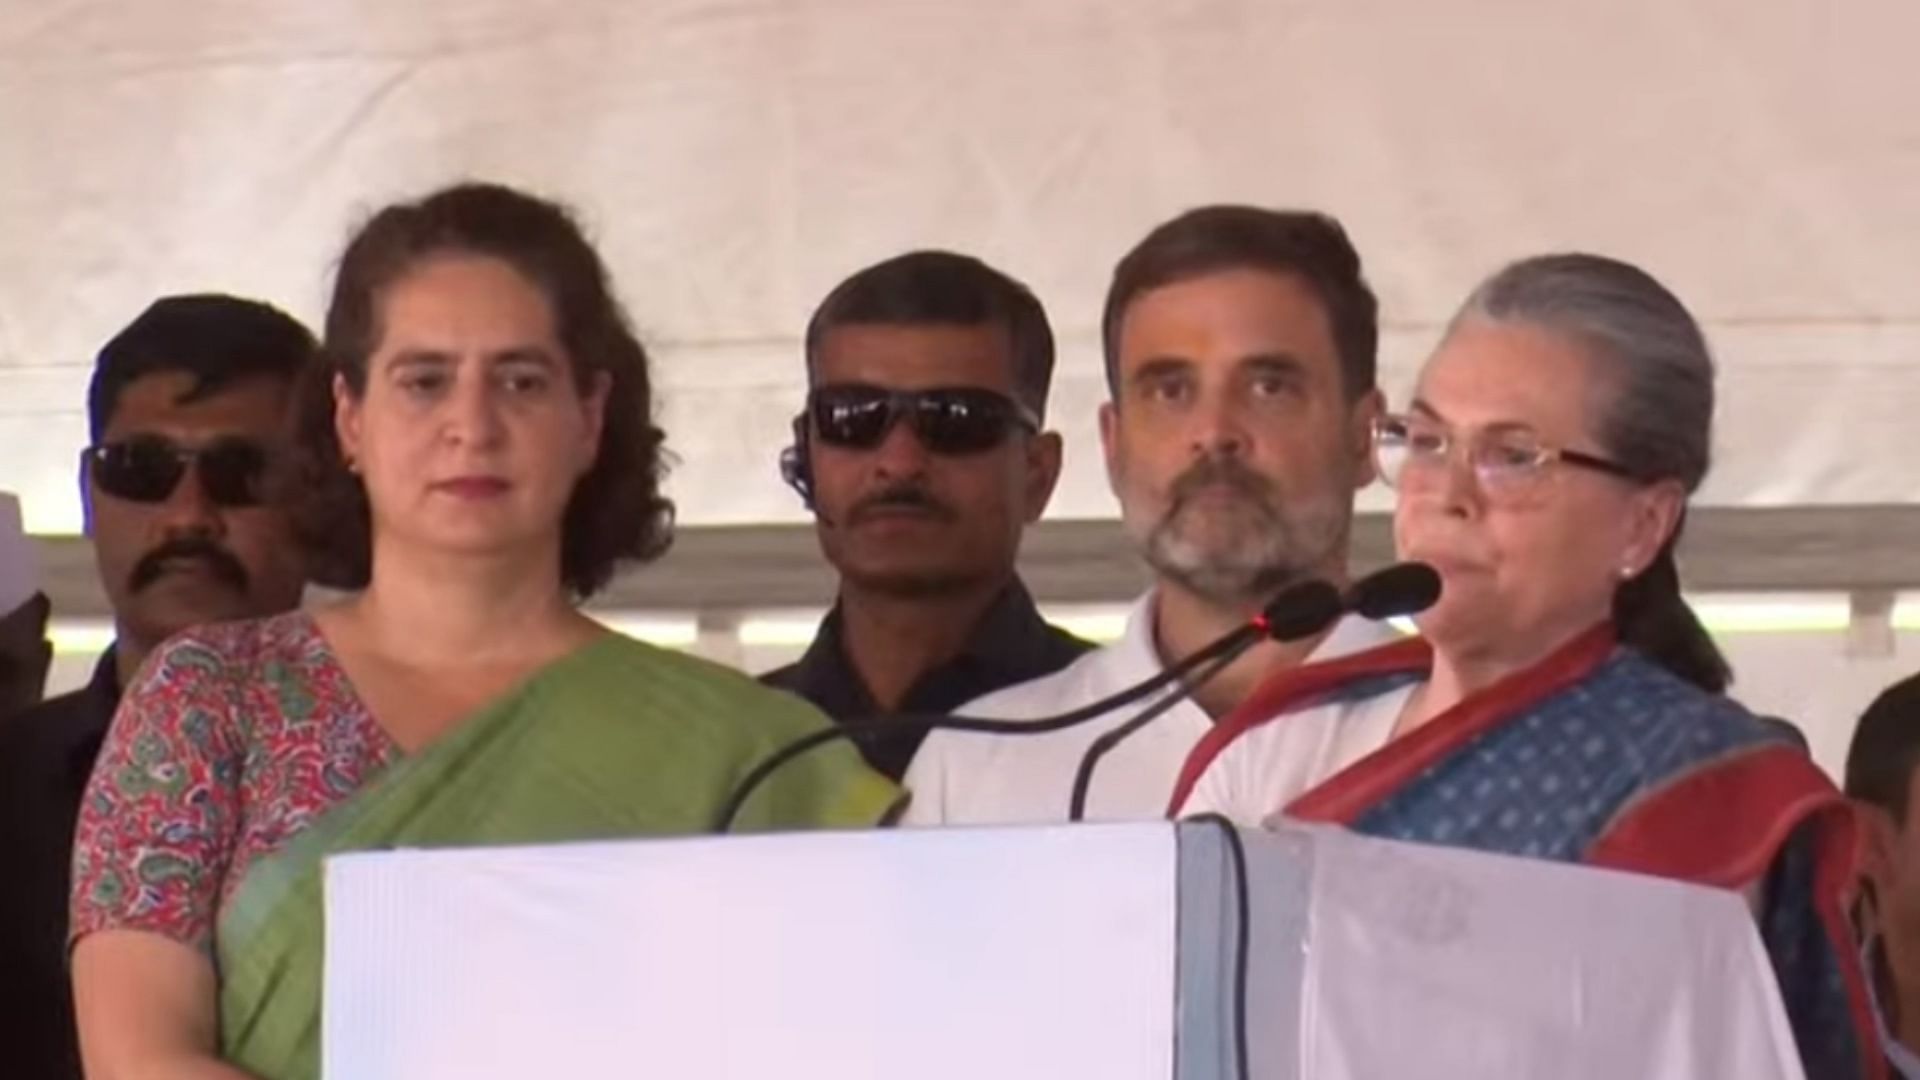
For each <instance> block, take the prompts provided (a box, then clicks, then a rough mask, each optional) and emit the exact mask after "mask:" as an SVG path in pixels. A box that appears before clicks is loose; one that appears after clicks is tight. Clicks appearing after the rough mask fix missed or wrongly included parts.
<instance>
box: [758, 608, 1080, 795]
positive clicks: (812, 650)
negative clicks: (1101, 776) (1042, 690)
mask: <svg viewBox="0 0 1920 1080" xmlns="http://www.w3.org/2000/svg"><path fill="white" fill-rule="evenodd" d="M840 632H841V631H840V606H839V605H838V604H835V605H834V608H833V610H832V611H830V612H828V613H827V617H826V618H825V619H824V620H822V621H821V623H820V632H819V633H818V634H816V635H815V636H814V639H813V644H812V645H810V646H808V648H807V652H806V655H804V656H802V657H801V658H800V660H799V662H797V663H794V664H789V665H787V666H786V667H783V668H777V669H775V670H773V671H769V672H767V673H766V674H765V675H762V676H760V681H761V682H764V683H766V684H767V685H769V686H774V687H778V688H780V689H782V690H787V691H790V692H792V693H795V694H798V695H800V696H801V697H803V698H806V699H807V700H808V701H811V702H813V704H814V705H815V706H817V707H818V708H819V709H820V711H821V712H824V713H826V714H827V715H828V716H831V717H833V718H834V719H835V720H838V721H842V722H844V721H848V720H860V719H865V718H868V717H873V716H877V715H880V709H879V707H878V706H876V705H875V704H874V701H873V695H872V694H871V693H869V692H868V690H867V686H866V683H864V682H862V681H861V679H860V673H859V672H858V671H855V670H854V667H853V664H852V662H851V661H849V660H848V659H847V652H846V648H845V647H844V645H843V644H842V643H841V640H840ZM1091 648H1093V645H1092V644H1091V643H1089V642H1085V641H1082V640H1080V639H1079V638H1077V637H1074V636H1073V635H1072V634H1069V633H1067V632H1066V631H1065V630H1061V629H1059V628H1058V627H1054V626H1050V625H1048V623H1047V621H1046V620H1045V619H1042V618H1041V617H1040V611H1039V609H1038V608H1036V607H1034V605H1033V597H1031V596H1029V595H1028V594H1027V590H1026V587H1025V586H1023V585H1021V584H1020V582H1019V581H1018V580H1017V579H1016V580H1014V581H1012V582H1010V583H1009V584H1008V585H1007V587H1006V588H1005V589H1004V590H1002V591H1001V593H1000V595H999V596H998V597H996V598H995V599H994V601H993V604H992V605H991V606H990V607H988V608H987V611H986V614H985V615H983V616H981V618H980V623H979V625H977V626H976V627H974V630H973V633H972V634H971V635H969V636H968V638H967V642H966V644H965V645H964V646H963V647H962V648H961V650H960V653H959V655H957V656H955V657H954V658H953V659H952V660H949V661H947V662H946V663H944V664H941V665H940V666H939V667H936V668H934V669H932V670H931V671H928V672H926V673H924V674H922V675H921V676H920V678H919V679H917V680H915V682H914V684H913V686H912V687H911V688H910V689H909V690H908V691H907V694H906V696H905V697H904V698H902V699H901V701H900V708H899V709H898V710H897V711H898V712H903V713H946V712H951V711H953V710H954V709H955V708H957V707H958V706H960V705H964V704H965V703H967V702H969V701H972V700H973V699H974V698H977V697H979V696H981V695H982V694H987V693H991V692H992V691H995V690H998V689H1000V688H1001V687H1004V686H1012V685H1014V684H1015V683H1023V682H1026V681H1028V680H1029V679H1037V678H1039V677H1040V676H1042V675H1051V674H1053V673H1054V672H1056V671H1059V670H1060V669H1061V668H1063V667H1066V666H1067V665H1068V664H1070V663H1072V662H1073V661H1074V659H1075V658H1076V657H1078V656H1079V655H1080V654H1081V653H1084V652H1086V651H1087V650H1089V649H1091ZM926 734H927V733H926V731H925V730H924V729H921V728H903V729H902V730H899V731H886V732H875V733H870V734H865V735H859V736H855V738H854V744H855V745H857V746H858V747H859V748H860V753H861V755H862V756H863V757H865V758H866V759H867V764H869V765H871V766H873V767H874V769H876V770H878V771H879V772H882V773H885V774H886V775H888V776H890V777H892V778H893V779H895V780H898V779H900V777H901V776H903V775H905V773H906V771H907V764H908V763H909V762H911V761H912V760H913V754H914V751H916V750H918V749H920V741H921V740H922V739H924V738H926Z"/></svg>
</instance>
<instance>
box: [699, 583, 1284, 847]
mask: <svg viewBox="0 0 1920 1080" xmlns="http://www.w3.org/2000/svg"><path fill="white" fill-rule="evenodd" d="M1265 625H1266V624H1265V621H1264V620H1255V621H1253V622H1250V623H1248V624H1247V625H1245V626H1239V627H1235V628H1234V629H1233V630H1232V631H1230V632H1228V633H1226V634H1224V635H1222V636H1221V637H1220V638H1219V639H1217V640H1215V641H1214V642H1213V643H1211V644H1209V645H1207V646H1206V647H1205V648H1203V649H1201V650H1200V651H1198V652H1196V653H1194V654H1193V655H1191V656H1189V657H1187V658H1186V659H1184V660H1182V661H1180V662H1179V663H1178V664H1175V665H1174V666H1172V667H1170V668H1168V669H1167V670H1165V671H1163V672H1161V673H1160V674H1158V675H1155V676H1154V677H1153V678H1151V679H1148V680H1146V681H1145V682H1142V683H1139V684H1137V685H1134V686H1130V687H1127V688H1126V689H1124V690H1121V691H1119V692H1118V693H1114V694H1110V695H1108V696H1107V697H1104V698H1101V699H1100V700H1098V701H1095V702H1093V703H1091V704H1089V705H1083V706H1081V707H1080V708H1077V709H1074V710H1072V711H1071V712H1065V713H1061V714H1060V715H1058V716H1050V717H1046V718H1043V719H1040V720H990V719H987V718H985V717H977V716H915V715H913V714H897V715H894V716H884V717H875V718H873V719H868V720H857V721H853V722H851V723H845V724H835V725H832V726H830V727H824V728H821V729H820V730H819V731H815V732H812V733H811V734H808V735H804V736H802V737H800V738H798V739H795V740H794V741H792V742H790V743H788V744H787V745H785V746H783V747H781V748H780V749H778V750H776V751H774V752H773V753H772V754H770V755H768V756H767V757H766V758H765V759H763V760H762V761H761V762H760V764H758V765H756V766H754V767H753V769H752V770H751V771H750V772H748V773H747V775H746V776H744V777H742V778H741V780H740V782H739V783H738V784H737V785H735V786H734V789H733V792H732V794H730V795H729V796H728V797H727V801H726V803H725V804H724V805H723V806H721V808H720V812H719V813H718V814H716V815H715V816H714V831H715V832H719V833H727V832H732V831H733V823H734V821H735V820H736V819H738V818H739V816H740V810H741V808H742V807H743V806H745V805H746V802H747V799H748V798H749V797H751V796H752V795H753V793H754V792H755V791H757V790H759V788H760V785H762V784H764V783H766V781H767V778H768V777H770V776H772V775H773V774H774V773H776V772H778V771H779V770H780V769H781V768H782V767H783V766H785V765H786V764H787V762H789V761H792V760H793V759H794V758H797V757H799V756H800V755H802V754H805V753H807V752H808V751H810V750H812V749H814V748H815V747H819V746H825V745H826V744H827V743H830V742H834V741H836V740H839V739H848V738H852V737H854V736H856V735H865V734H867V733H869V732H879V731H898V730H900V728H901V726H902V725H906V726H910V727H921V728H925V729H927V730H929V731H932V730H936V729H937V730H946V731H972V732H980V733H984V734H989V735H1044V734H1047V733H1049V732H1054V731H1062V730H1065V729H1066V728H1070V727H1073V726H1075V725H1077V724H1084V723H1086V722H1087V721H1089V720H1094V719H1098V718H1099V717H1101V716H1104V715H1106V714H1107V713H1110V712H1112V711H1113V710H1115V709H1118V708H1123V707H1125V706H1127V705H1131V704H1133V703H1134V702H1136V701H1139V700H1140V699H1142V698H1144V697H1147V696H1149V695H1151V694H1152V693H1153V692H1154V691H1156V690H1160V689H1162V688H1163V687H1166V686H1168V685H1171V684H1172V683H1175V682H1178V681H1179V680H1181V679H1183V678H1185V677H1186V676H1187V675H1188V674H1190V673H1192V672H1193V671H1195V670H1196V669H1198V668H1200V667H1202V666H1204V665H1206V664H1208V663H1210V662H1213V661H1219V660H1221V659H1222V658H1223V657H1224V658H1225V659H1226V660H1227V661H1228V662H1231V660H1232V659H1233V658H1234V657H1236V656H1238V655H1240V654H1241V653H1242V652H1245V651H1246V650H1247V648H1248V647H1249V646H1250V645H1252V644H1253V643H1254V642H1255V641H1258V640H1259V639H1260V637H1261V636H1262V634H1264V633H1265ZM1220 666H1221V667H1224V666H1225V664H1224V663H1223V664H1221V665H1220ZM1212 674H1213V672H1209V673H1208V677H1211V675H1212ZM1182 696H1183V695H1178V694H1175V695H1169V697H1171V698H1172V699H1173V700H1175V701H1177V700H1179V699H1180V698H1181V697H1182ZM1155 707H1156V708H1159V705H1158V704H1156V706H1155ZM1166 707H1167V708H1171V707H1172V706H1171V705H1168V706H1166Z"/></svg>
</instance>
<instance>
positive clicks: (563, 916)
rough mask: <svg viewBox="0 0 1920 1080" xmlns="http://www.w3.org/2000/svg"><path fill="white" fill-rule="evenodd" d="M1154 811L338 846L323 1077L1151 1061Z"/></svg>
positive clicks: (963, 1070) (1157, 1063)
mask: <svg viewBox="0 0 1920 1080" xmlns="http://www.w3.org/2000/svg"><path fill="white" fill-rule="evenodd" d="M1176 865H1177V859H1176V852H1175V835H1174V831H1173V830H1172V829H1171V828H1166V827H1161V828H1150V829H1144V830H1143V829H1134V828H1124V827H1089V828H1058V829H1033V830H1019V831H1013V832H1009V831H1003V830H971V829H950V830H940V831H937V832H934V831H926V832H918V831H896V832H870V833H861V834H831V833H821V834H803V835H785V836H754V837H729V838H714V839H697V840H670V841H657V842H639V843H621V844H582V845H566V846H559V847H543V848H518V849H515V848H505V849H491V850H485V849H477V850H451V851H401V852H389V853H380V854H368V855H352V856H343V857H340V858H336V859H334V860H331V861H330V862H329V864H328V867H327V919H328V937H327V973H326V979H327V992H326V1004H325V1016H324V1020H323V1024H324V1044H325V1052H324V1069H325V1075H326V1076H327V1077H329V1078H339V1080H349V1078H350V1080H402V1078H405V1080H439V1078H446V1080H454V1078H458V1080H490V1078H496V1077H497V1078H501V1080H506V1078H509V1077H511V1078H514V1080H525V1078H530V1077H531V1078H554V1080H558V1078H562V1077H565V1078H574V1077H594V1078H596V1080H598V1078H611V1077H648V1078H661V1077H672V1078H674V1080H768V1078H773V1077H780V1078H793V1080H800V1078H807V1077H819V1078H822V1080H827V1078H831V1080H882V1078H885V1080H897V1078H900V1077H924V1078H928V1080H979V1078H983V1077H993V1078H995V1080H1062V1078H1068V1077H1101V1078H1108V1080H1168V1078H1169V1077H1170V1076H1172V1075H1173V1061H1172V1054H1173V1047H1174V1033H1173V1026H1174V1012H1173V1008H1172V1004H1173V1001H1174V996H1175V987H1174V955H1173V949H1172V947H1171V943H1172V941H1173V938H1174V933H1175V920H1176V899H1177V898H1176V892H1177V889H1176Z"/></svg>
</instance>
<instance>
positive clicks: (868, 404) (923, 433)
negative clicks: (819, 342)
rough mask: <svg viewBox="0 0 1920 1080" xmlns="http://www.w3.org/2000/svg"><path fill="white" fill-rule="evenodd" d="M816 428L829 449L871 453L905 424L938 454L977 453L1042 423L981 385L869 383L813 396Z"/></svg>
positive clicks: (826, 389) (818, 390) (811, 404)
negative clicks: (890, 385) (901, 386)
mask: <svg viewBox="0 0 1920 1080" xmlns="http://www.w3.org/2000/svg"><path fill="white" fill-rule="evenodd" d="M807 411H808V412H809V413H811V414H812V416H813V430H814V431H815V432H817V433H818V434H819V438H820V441H821V442H823V443H826V444H827V445H829V446H838V447H844V448H846V449H849V450H871V449H873V448H874V447H876V446H879V445H880V444H881V443H882V442H883V441H885V440H886V437H887V433H888V432H889V431H892V430H893V425H895V424H897V423H899V422H900V421H902V420H905V421H906V423H907V426H908V427H910V428H912V429H913V434H914V437H915V438H917V439H919V440H920V445H922V446H924V447H926V448H927V449H928V450H931V451H932V452H934V453H936V454H977V453H980V452H981V451H984V450H991V449H993V448H994V447H996V446H999V445H1000V444H1001V443H1003V442H1005V441H1006V439H1007V437H1008V436H1009V435H1011V434H1013V432H1014V431H1016V430H1020V431H1026V432H1029V433H1033V432H1037V431H1039V430H1040V420H1039V418H1038V417H1036V416H1034V415H1033V413H1032V412H1031V411H1030V410H1028V409H1027V408H1026V407H1025V406H1023V405H1021V404H1020V403H1019V402H1017V401H1015V400H1013V399H1012V398H1010V397H1008V396H1007V395H1005V394H1002V393H999V392H998V391H994V390H986V389H982V388H980V387H975V386H942V387H936V388H934V389H931V390H888V389H885V388H884V387H879V386H868V385H866V384H864V383H848V384H842V385H837V386H821V387H817V388H815V389H814V391H813V392H812V393H811V394H808V395H807Z"/></svg>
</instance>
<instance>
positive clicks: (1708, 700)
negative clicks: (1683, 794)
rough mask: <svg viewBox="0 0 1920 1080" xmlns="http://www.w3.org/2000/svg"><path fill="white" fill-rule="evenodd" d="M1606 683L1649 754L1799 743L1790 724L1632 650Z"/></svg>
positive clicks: (1717, 751)
mask: <svg viewBox="0 0 1920 1080" xmlns="http://www.w3.org/2000/svg"><path fill="white" fill-rule="evenodd" d="M1601 678H1602V680H1603V681H1604V682H1605V683H1606V684H1608V685H1606V686H1605V689H1606V690H1607V691H1609V693H1608V694H1607V696H1608V697H1610V698H1613V699H1614V700H1616V701H1617V702H1618V704H1619V705H1620V707H1621V710H1622V712H1623V714H1624V716H1625V717H1626V718H1627V719H1628V721H1629V722H1628V723H1627V724H1626V725H1625V730H1626V731H1627V732H1629V733H1630V734H1632V735H1633V736H1635V741H1637V742H1639V743H1641V744H1642V746H1643V748H1645V749H1646V750H1648V751H1649V752H1655V751H1661V752H1664V755H1672V754H1680V755H1683V756H1686V757H1704V756H1715V755H1719V754H1725V753H1729V752H1732V751H1735V750H1739V749H1742V748H1746V747H1753V748H1759V747H1762V746H1764V745H1767V744H1773V743H1778V744H1781V745H1785V746H1794V745H1796V744H1797V742H1798V741H1797V740H1796V739H1795V738H1794V736H1793V734H1792V732H1793V731H1794V729H1793V728H1792V726H1791V725H1790V724H1787V723H1786V722H1785V721H1780V720H1771V719H1768V718H1764V717H1761V716H1759V715H1758V714H1756V713H1754V712H1753V711H1752V710H1750V709H1748V708H1747V707H1746V706H1745V705H1742V704H1741V703H1740V702H1739V701H1736V700H1735V699H1733V698H1732V697H1729V696H1727V695H1726V694H1714V693H1709V692H1707V691H1706V690H1703V689H1701V688H1700V687H1698V686H1695V685H1693V684H1692V683H1690V682H1687V681H1686V680H1685V679H1682V678H1680V677H1679V676H1677V675H1675V674H1673V673H1672V672H1670V671H1668V670H1666V669H1665V668H1663V667H1661V666H1660V665H1658V664H1656V663H1654V662H1653V661H1651V660H1649V659H1647V658H1646V657H1644V656H1641V655H1640V654H1638V653H1636V652H1634V651H1632V650H1630V649H1623V650H1622V651H1621V653H1620V656H1619V657H1618V658H1617V659H1616V661H1615V662H1614V663H1613V664H1611V665H1609V667H1608V668H1607V669H1606V670H1605V671H1604V672H1603V674H1602V676H1601ZM1800 745H1804V744H1800Z"/></svg>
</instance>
